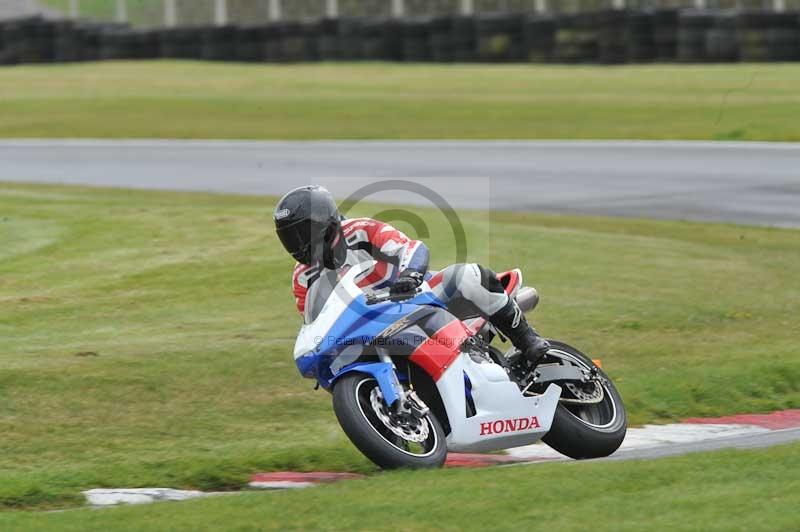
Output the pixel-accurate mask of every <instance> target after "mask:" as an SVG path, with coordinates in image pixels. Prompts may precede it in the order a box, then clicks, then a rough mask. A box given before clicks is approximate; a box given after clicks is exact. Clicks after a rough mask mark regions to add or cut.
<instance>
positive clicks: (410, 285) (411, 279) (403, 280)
mask: <svg viewBox="0 0 800 532" xmlns="http://www.w3.org/2000/svg"><path fill="white" fill-rule="evenodd" d="M424 280H425V276H424V275H423V274H422V273H420V272H418V271H416V270H404V271H402V272H400V276H399V277H398V278H397V281H395V282H394V284H393V285H392V288H391V289H389V293H390V294H391V295H393V296H394V295H398V294H413V293H414V292H415V291H416V290H417V288H419V285H421V284H422V281H424Z"/></svg>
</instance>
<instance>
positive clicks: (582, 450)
mask: <svg viewBox="0 0 800 532" xmlns="http://www.w3.org/2000/svg"><path fill="white" fill-rule="evenodd" d="M550 344H551V345H552V348H551V349H550V351H549V352H548V359H549V360H553V359H560V361H561V362H562V363H569V364H574V365H577V366H578V367H581V368H584V369H588V370H590V371H591V370H593V369H595V368H596V371H597V376H598V380H597V381H596V387H597V388H596V389H591V390H590V389H581V388H579V387H578V386H576V385H575V384H573V383H561V382H558V383H556V384H559V385H560V386H561V387H562V388H563V390H564V391H563V392H562V399H561V401H560V402H559V405H558V408H557V409H556V413H555V417H554V418H553V425H552V428H551V429H550V432H548V433H547V435H546V436H545V437H544V438H542V440H543V441H544V442H545V443H546V444H547V445H549V446H550V447H552V448H553V449H555V450H556V451H558V452H560V453H561V454H564V455H566V456H569V457H570V458H575V459H577V460H580V459H586V458H601V457H604V456H609V455H611V454H612V453H614V451H616V450H617V449H618V448H619V446H620V445H622V441H623V440H624V439H625V433H626V432H627V429H628V419H627V415H626V413H625V407H624V406H623V404H622V397H620V395H619V392H618V391H617V388H616V387H615V386H614V383H613V382H611V379H609V378H608V375H606V374H605V372H603V370H602V369H600V368H598V367H597V366H596V365H595V364H594V362H592V360H591V359H590V358H589V357H587V356H586V355H584V354H583V353H581V352H580V351H578V350H577V349H575V348H573V347H570V346H569V345H567V344H565V343H562V342H555V341H550Z"/></svg>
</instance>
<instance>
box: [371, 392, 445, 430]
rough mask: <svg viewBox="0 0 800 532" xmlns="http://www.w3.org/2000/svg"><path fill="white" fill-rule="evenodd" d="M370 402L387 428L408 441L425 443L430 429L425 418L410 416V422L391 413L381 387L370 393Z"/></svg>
mask: <svg viewBox="0 0 800 532" xmlns="http://www.w3.org/2000/svg"><path fill="white" fill-rule="evenodd" d="M369 402H370V404H371V405H372V410H373V411H374V412H375V415H376V416H378V419H380V420H381V423H383V424H384V425H385V426H386V428H387V429H389V430H390V431H392V434H394V435H395V436H399V437H401V438H403V439H404V440H406V441H410V442H414V443H423V442H424V441H425V440H427V439H428V436H429V435H430V431H429V430H428V423H427V422H426V421H425V419H424V418H423V419H420V418H409V421H408V422H405V421H400V420H398V419H397V417H396V416H392V415H391V414H390V413H389V409H388V407H387V406H386V403H385V402H384V401H383V394H381V391H380V389H379V388H377V387H375V388H373V389H372V391H371V392H370V394H369Z"/></svg>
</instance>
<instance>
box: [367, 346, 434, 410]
mask: <svg viewBox="0 0 800 532" xmlns="http://www.w3.org/2000/svg"><path fill="white" fill-rule="evenodd" d="M377 351H378V359H380V361H381V362H383V363H384V364H391V366H392V369H393V370H394V371H392V381H393V382H392V385H393V386H394V389H395V393H396V394H397V400H396V401H395V402H394V403H393V404H391V405H388V406H389V407H391V408H392V409H394V412H395V413H396V414H398V415H401V416H407V415H414V416H416V417H419V418H423V417H425V416H427V415H428V412H430V411H431V409H430V408H428V406H427V405H426V404H425V403H424V402H423V401H422V399H420V398H419V396H418V395H417V392H416V391H414V388H413V385H412V384H411V383H410V382H409V389H408V390H406V389H405V388H404V387H403V385H402V384H401V383H400V379H398V378H397V366H395V364H394V361H393V360H392V357H391V356H389V353H388V352H387V350H386V348H385V347H378V348H377Z"/></svg>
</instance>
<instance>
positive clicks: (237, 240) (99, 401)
mask: <svg viewBox="0 0 800 532" xmlns="http://www.w3.org/2000/svg"><path fill="white" fill-rule="evenodd" d="M273 203H274V199H272V198H259V197H241V196H224V195H205V194H196V193H166V192H141V191H136V192H134V191H127V190H112V189H89V188H73V187H55V186H23V185H15V184H2V183H0V242H2V246H1V247H0V338H2V344H0V434H2V437H1V438H0V478H2V482H0V508H2V509H6V510H8V509H14V508H39V509H41V508H57V507H64V506H70V505H74V504H79V503H81V502H82V500H81V497H80V495H79V492H80V490H81V489H87V488H96V487H120V486H124V487H135V486H169V487H177V488H199V489H230V488H237V487H240V486H241V485H242V483H243V482H244V481H245V480H246V478H247V477H248V475H249V474H250V473H252V472H254V471H259V470H285V469H292V470H319V469H327V470H353V471H362V472H373V471H374V468H373V467H372V466H371V465H370V464H369V463H368V462H367V461H366V459H364V458H363V457H362V456H361V455H360V454H359V453H358V452H357V451H355V449H354V448H353V447H352V446H351V445H350V443H349V442H348V441H347V440H346V438H345V437H344V435H343V434H342V432H341V430H340V429H339V427H338V425H337V423H336V421H335V418H334V415H333V413H332V411H331V406H330V398H329V396H328V395H327V394H326V393H325V392H323V391H316V392H315V391H313V389H312V384H313V383H312V382H310V381H307V380H303V379H301V378H300V376H299V374H298V373H297V371H296V369H295V367H294V362H293V360H292V356H291V351H292V345H293V341H294V335H295V333H296V330H297V328H298V326H299V317H298V316H297V315H296V313H295V311H294V309H293V298H292V296H291V291H290V284H289V277H290V271H291V268H292V262H291V260H290V258H289V257H288V256H287V255H286V254H285V253H284V252H283V250H282V249H281V248H280V245H279V243H278V242H277V239H276V237H275V236H274V234H273V231H272V221H271V212H272V206H273ZM358 209H359V210H358V213H356V214H362V215H372V214H375V213H376V212H378V211H379V210H380V209H381V207H379V206H375V205H360V206H359V207H358ZM414 210H415V212H418V213H419V214H420V215H421V216H422V217H423V219H425V220H426V222H427V223H428V225H429V227H430V228H431V230H432V234H431V236H430V238H429V239H428V243H429V244H430V246H431V248H432V250H433V266H434V267H441V266H444V265H445V264H446V263H447V262H449V261H450V260H452V259H451V257H452V256H453V243H452V237H451V235H450V234H449V232H447V231H444V230H443V229H442V227H443V226H445V225H446V224H445V223H443V222H442V221H441V220H439V218H438V217H439V216H441V215H440V214H437V213H434V212H432V211H428V210H424V209H414ZM460 214H461V216H462V220H463V222H464V225H465V227H466V231H467V234H468V235H469V242H468V244H469V254H470V257H469V258H470V260H475V261H480V262H482V263H485V264H487V265H490V266H492V267H494V268H495V269H498V270H501V269H507V268H512V267H516V266H519V267H522V268H523V269H524V270H525V272H526V278H527V281H528V282H529V283H531V284H533V285H535V286H537V288H539V290H540V292H541V293H542V295H543V301H542V304H541V305H540V308H539V309H537V311H536V313H535V314H534V317H535V322H536V324H537V325H538V326H539V328H540V329H541V330H542V331H543V333H545V334H546V335H548V336H550V337H554V338H560V339H564V340H567V341H569V342H570V343H573V344H575V345H576V346H578V347H580V348H582V349H583V350H585V351H586V352H588V353H589V354H591V355H592V356H594V357H599V358H602V359H603V361H604V364H605V366H606V368H607V370H608V371H609V372H610V374H611V375H612V376H613V377H614V378H615V380H616V382H617V383H618V386H619V388H620V390H621V393H622V394H623V397H624V398H625V400H626V404H627V407H628V409H629V411H630V414H631V420H632V422H633V423H634V424H640V423H644V422H656V421H667V420H678V419H681V418H684V417H687V416H693V415H717V414H731V413H736V412H749V411H769V410H772V409H779V408H792V407H794V408H797V407H800V356H799V355H800V351H799V350H798V349H799V348H798V344H797V333H798V330H797V320H796V316H797V315H798V312H800V278H799V277H798V276H797V274H796V267H797V264H798V263H800V246H799V245H798V243H799V242H800V233H798V231H793V230H779V229H767V228H749V227H737V226H729V225H711V224H694V223H686V222H655V221H642V220H623V219H603V218H583V217H565V216H545V215H532V214H513V213H492V214H491V215H489V214H487V213H485V212H471V211H465V212H461V213H460ZM399 226H400V227H401V228H402V229H405V230H407V231H410V228H409V227H408V226H405V225H403V224H400V225H399ZM411 234H413V233H411ZM792 450H794V451H796V450H797V448H796V447H795V448H791V449H789V450H785V451H781V452H780V453H782V454H780V453H779V455H780V456H784V455H790V454H792V453H791V451H792ZM776 452H777V451H776ZM731 456H734V455H730V456H729V457H728V458H726V460H727V459H731V460H732V459H733V458H731ZM763 456H769V454H768V453H767V454H758V453H755V454H753V460H754V461H756V462H759V461H760V460H762V458H761V457H763ZM694 460H698V459H686V462H680V463H685V464H687V465H685V466H684V467H685V468H686V469H688V470H691V469H692V468H697V467H701V465H702V464H703V463H704V462H703V461H697V462H696V461H694ZM692 464H694V465H692ZM592 467H595V466H592ZM597 467H599V468H600V469H598V471H606V473H602V475H610V476H613V475H615V474H616V473H614V471H617V470H616V469H613V468H616V467H620V468H621V469H620V470H619V471H629V472H631V474H634V472H635V471H638V470H639V469H638V468H639V467H643V468H645V469H644V470H649V469H648V468H650V467H656V468H657V467H659V466H650V465H644V466H638V465H634V464H629V465H625V466H616V465H614V466H612V465H604V466H597ZM603 468H608V469H603ZM723 469H724V468H723ZM536 471H537V472H538V471H542V472H545V471H546V472H547V475H550V474H553V475H561V476H560V477H558V478H563V479H565V481H566V479H567V478H568V477H569V475H568V474H567V473H558V472H556V470H555V469H549V468H548V469H542V470H539V469H537V470H536ZM564 471H576V470H575V469H570V468H567V469H565V470H564ZM664 471H665V472H664V474H668V471H669V468H666V469H665V470H664ZM783 471H784V473H783V474H786V472H788V471H791V469H784V470H783ZM723 472H724V471H723ZM451 474H452V475H454V476H453V477H452V478H453V480H452V482H453V485H454V486H455V485H457V484H459V482H458V479H459V478H463V477H460V476H459V475H465V474H467V473H451ZM508 474H511V473H508ZM532 474H534V473H532ZM537 474H538V473H537ZM542 474H544V473H542ZM658 474H659V475H660V474H661V473H658ZM731 474H733V473H731ZM775 474H776V475H777V474H779V472H778V471H777V470H776V473H775ZM477 475H489V474H488V473H477ZM602 475H601V478H602ZM644 477H646V475H644V476H643V478H642V481H643V482H644V481H645V480H646V479H645V478H644ZM393 478H394V477H393V476H391V475H380V480H375V481H374V482H377V484H376V486H383V487H386V488H387V489H389V487H390V486H391V485H392V479H393ZM398 478H399V479H403V478H405V477H403V476H402V475H401V476H400V477H398ZM414 478H416V477H414ZM419 478H421V479H423V480H424V482H425V483H427V484H428V485H430V486H434V485H435V484H436V483H437V482H439V481H438V480H437V479H438V477H436V476H422V477H419ZM476 478H479V479H483V480H480V482H481V483H483V482H495V481H492V480H491V479H490V478H489V477H488V476H487V477H480V476H479V477H476ZM781 478H782V477H781ZM795 480H796V479H795ZM595 481H597V479H595ZM370 482H372V481H370ZM442 482H451V481H449V480H447V481H445V480H442ZM648 482H649V481H648ZM753 482H754V483H756V484H757V482H758V481H755V480H754V481H753ZM401 485H403V484H401ZM478 485H480V483H479V484H478ZM497 485H500V484H499V483H498V484H497ZM566 485H567V484H565V486H566ZM753 485H754V486H755V484H753ZM353 486H354V487H353V488H347V489H357V486H360V484H354V485H353ZM406 486H408V485H406ZM533 487H534V486H532V489H533ZM379 489H383V488H382V487H381V488H379ZM431 489H432V488H431ZM564 489H566V488H564ZM731 489H733V488H731ZM748 489H749V488H748ZM754 489H755V488H754ZM314 493H315V494H309V495H302V496H300V497H301V498H300V499H298V501H302V500H305V499H302V497H309V498H310V499H309V500H316V499H315V497H322V498H323V499H324V497H335V496H336V495H335V492H332V491H328V490H320V491H318V492H317V491H315V492H314ZM317 493H318V494H319V495H316V494H317ZM345 493H350V492H345ZM411 493H413V491H412V490H411V489H410V488H409V490H406V493H405V496H407V497H410V496H411ZM472 493H474V492H472ZM450 494H451V490H449V489H446V490H443V491H442V492H441V494H440V495H439V497H440V498H441V497H446V496H449V495H450ZM709 496H711V495H709ZM784 496H785V495H784ZM285 497H291V496H290V495H279V496H277V498H276V499H266V500H267V501H284V500H288V499H284V498H285ZM323 499H320V500H323ZM345 499H351V497H350V496H346V497H345ZM490 499H496V497H495V498H492V497H490ZM779 499H780V497H779ZM262 500H265V499H259V498H242V499H240V500H239V499H237V501H240V502H235V501H233V500H231V501H230V502H227V501H226V502H222V501H219V502H216V501H215V502H203V503H199V504H201V505H206V504H208V505H211V506H214V505H222V506H224V505H227V504H230V505H232V508H236V507H237V505H248V504H250V505H252V506H253V509H252V512H259V511H261V510H259V508H260V506H259V505H260V504H261V502H260V501H262ZM440 500H442V499H440ZM776 500H778V499H776ZM351 502H352V501H351ZM464 502H465V504H466V500H465V501H464ZM263 504H275V505H276V506H270V508H277V507H278V506H281V504H280V503H279V502H274V503H273V502H265V503H263ZM298 504H299V503H298ZM375 504H376V505H380V504H384V503H381V502H379V501H378V500H377V499H376V502H375ZM386 504H388V503H386ZM408 504H411V502H410V501H409V503H408ZM687 504H688V503H687ZM186 508H187V509H185V510H181V511H182V512H185V515H187V519H190V517H191V516H189V514H190V513H191V510H190V508H195V506H187V507H186ZM287 508H288V507H287ZM720 508H722V506H721V507H720ZM131 511H133V510H131ZM163 511H164V510H153V512H155V513H154V514H153V515H157V514H158V512H163ZM276 511H277V510H276ZM537 511H539V510H537ZM541 511H543V510H541ZM715 511H716V510H715ZM145 512H146V511H145ZM103 515H105V514H103ZM109 515H110V516H116V515H120V516H122V515H125V514H124V513H113V514H109ZM142 515H143V516H146V515H148V514H142ZM431 515H433V514H431ZM522 515H523V514H519V515H518V516H517V518H522V517H521V516H522ZM550 518H553V517H552V516H551V517H550ZM50 519H57V518H56V517H51V518H50ZM64 519H71V517H69V516H67V515H66V514H65V517H64ZM97 519H105V517H98V518H97ZM145 519H146V517H145ZM309 519H310V517H309ZM592 520H593V521H595V519H594V518H593V517H592ZM0 528H2V522H1V521H0Z"/></svg>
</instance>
